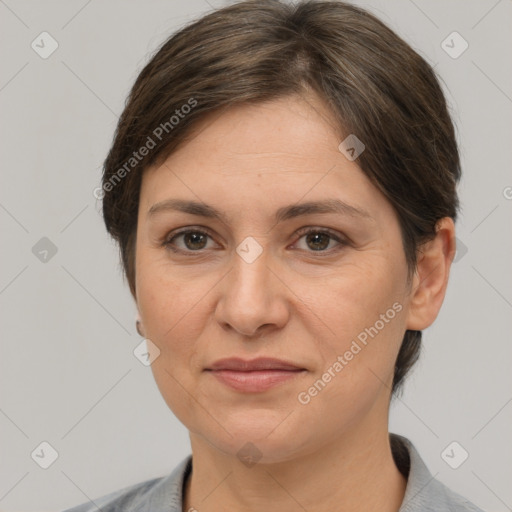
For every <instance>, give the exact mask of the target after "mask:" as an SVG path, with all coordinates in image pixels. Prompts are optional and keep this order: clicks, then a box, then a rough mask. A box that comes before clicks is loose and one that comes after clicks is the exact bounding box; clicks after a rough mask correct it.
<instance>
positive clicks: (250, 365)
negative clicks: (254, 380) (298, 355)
mask: <svg viewBox="0 0 512 512" xmlns="http://www.w3.org/2000/svg"><path fill="white" fill-rule="evenodd" d="M206 369H207V370H233V371H238V372H250V371H255V370H304V369H305V368H301V367H300V366H297V365H296V364H293V363H290V362H289V361H283V360H282V359H273V358H270V357H259V358H257V359H250V360H245V359H241V358H239V357H230V358H227V359H219V360H218V361H215V362H214V363H213V364H211V365H210V366H209V367H208V368H206Z"/></svg>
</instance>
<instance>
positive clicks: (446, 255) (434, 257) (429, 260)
mask: <svg viewBox="0 0 512 512" xmlns="http://www.w3.org/2000/svg"><path fill="white" fill-rule="evenodd" d="M455 250H456V247H455V225H454V223H453V219H451V218H450V217H444V218H442V219H440V220H439V221H438V222H437V225H436V236H435V237H434V238H433V239H432V240H429V241H428V242H426V243H424V244H423V245H422V246H420V247H419V249H418V257H417V264H416V270H415V273H414V278H413V283H412V286H411V292H410V302H409V311H408V315H407V324H406V328H407V329H408V330H414V331H421V330H423V329H426V328H427V327H428V326H430V325H431V324H432V323H433V322H434V320H435V319H436V317H437V315H438V313H439V310H440V309H441V305H442V303H443V300H444V297H445V293H446V288H447V286H448V277H449V275H450V267H451V264H452V261H453V258H454V257H455Z"/></svg>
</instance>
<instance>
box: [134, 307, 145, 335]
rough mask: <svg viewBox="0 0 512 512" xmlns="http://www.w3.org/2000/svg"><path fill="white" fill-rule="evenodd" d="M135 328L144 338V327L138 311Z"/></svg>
mask: <svg viewBox="0 0 512 512" xmlns="http://www.w3.org/2000/svg"><path fill="white" fill-rule="evenodd" d="M135 328H136V329H137V332H138V333H139V336H142V337H143V338H144V330H143V328H142V321H141V319H140V313H139V312H138V311H137V316H136V318H135Z"/></svg>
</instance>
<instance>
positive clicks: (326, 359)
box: [303, 257, 406, 392]
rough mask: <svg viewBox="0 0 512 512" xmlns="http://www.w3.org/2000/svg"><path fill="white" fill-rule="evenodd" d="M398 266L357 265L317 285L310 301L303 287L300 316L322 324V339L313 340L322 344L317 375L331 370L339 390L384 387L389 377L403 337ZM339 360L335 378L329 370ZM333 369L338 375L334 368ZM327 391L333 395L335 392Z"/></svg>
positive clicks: (384, 262)
mask: <svg viewBox="0 0 512 512" xmlns="http://www.w3.org/2000/svg"><path fill="white" fill-rule="evenodd" d="M401 263H402V262H401V261H400V259H399V258H398V260H397V261H396V262H393V261H391V259H383V258H381V259H379V258H377V257H374V258H369V259H368V260H367V264H364V263H363V262H362V260H361V263H360V264H358V265H355V264H354V265H350V266H347V267H345V268H344V269H343V270H342V271H340V272H336V275H331V276H330V278H329V279H324V280H320V281H317V283H316V284H315V288H314V289H315V290H317V291H318V292H317V293H316V294H315V295H313V294H312V293H311V286H309V289H308V284H307V283H304V286H305V288H304V290H303V291H304V292H307V293H308V296H309V298H308V306H309V307H308V309H309V310H310V312H309V313H305V314H308V315H309V318H310V319H311V321H313V319H314V318H315V317H316V318H319V319H321V321H322V324H321V325H322V326H323V327H321V329H322V330H323V332H324V336H318V337H319V338H323V339H324V340H325V341H324V343H322V344H318V349H319V350H320V351H321V353H322V359H323V364H324V368H322V369H321V371H322V372H325V371H327V370H328V369H329V368H331V373H335V374H336V375H337V376H338V375H340V376H341V375H343V377H342V378H337V379H332V380H333V381H337V382H338V383H339V384H340V385H341V381H343V384H342V387H343V388H344V389H354V388H356V387H358V386H360V385H361V384H362V383H365V382H367V381H368V380H375V382H376V384H379V379H381V380H383V381H389V378H390V376H392V373H393V369H394V363H395V360H396V355H397V353H398V350H399V347H400V344H401V341H402V338H403V334H404V332H405V314H404V313H405V309H406V304H405V293H404V292H405V286H404V285H405V279H406V270H405V263H404V266H402V265H401ZM311 321H310V322H309V323H311ZM317 323H318V322H317ZM317 334H318V333H317ZM315 338H316V337H315ZM338 356H342V359H343V361H341V365H342V366H343V370H341V371H338V372H336V371H335V369H333V368H332V367H333V365H334V364H335V363H336V361H337V358H338ZM338 362H339V361H338ZM336 368H337V369H338V370H339V369H340V367H339V365H337V366H336ZM372 373H373V374H374V375H372ZM325 378H326V380H329V378H330V377H329V375H326V376H325ZM330 387H332V391H333V392H335V389H336V388H337V386H336V385H334V386H330ZM340 392H342V391H341V388H340Z"/></svg>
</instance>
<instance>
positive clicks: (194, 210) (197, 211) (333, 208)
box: [148, 199, 374, 224]
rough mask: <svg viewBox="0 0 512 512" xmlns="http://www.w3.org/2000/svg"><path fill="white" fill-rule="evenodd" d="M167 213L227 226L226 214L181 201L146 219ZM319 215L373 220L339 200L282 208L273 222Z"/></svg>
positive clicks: (167, 202) (155, 210) (164, 204)
mask: <svg viewBox="0 0 512 512" xmlns="http://www.w3.org/2000/svg"><path fill="white" fill-rule="evenodd" d="M168 211H179V212H183V213H188V214H190V215H197V216H199V217H206V218H210V219H217V220H219V221H221V222H223V223H224V224H229V221H228V218H227V216H226V214H225V213H223V212H221V211H219V210H217V209H216V208H214V207H213V206H210V205H208V204H205V203H200V202H197V201H190V200H183V199H166V200H164V201H160V202H159V203H156V204H154V205H153V206H151V208H150V209H149V210H148V217H154V216H155V215H156V214H159V213H162V212H168ZM319 213H320V214H326V213H337V214H339V215H346V216H350V217H360V218H363V219H369V220H374V219H373V217H372V216H371V215H370V214H369V213H368V212H367V211H366V210H364V209H363V208H360V207H356V206H352V205H350V204H348V203H345V202H344V201H342V200H341V199H324V200H322V201H309V202H305V203H300V204H292V205H288V206H283V207H282V208H279V210H277V211H276V213H275V220H276V222H278V223H279V222H283V221H286V220H289V219H293V218H296V217H302V216H305V215H313V214H319Z"/></svg>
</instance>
